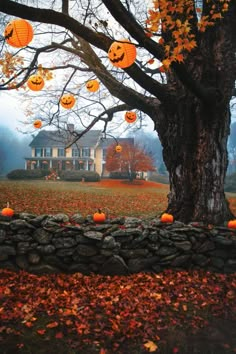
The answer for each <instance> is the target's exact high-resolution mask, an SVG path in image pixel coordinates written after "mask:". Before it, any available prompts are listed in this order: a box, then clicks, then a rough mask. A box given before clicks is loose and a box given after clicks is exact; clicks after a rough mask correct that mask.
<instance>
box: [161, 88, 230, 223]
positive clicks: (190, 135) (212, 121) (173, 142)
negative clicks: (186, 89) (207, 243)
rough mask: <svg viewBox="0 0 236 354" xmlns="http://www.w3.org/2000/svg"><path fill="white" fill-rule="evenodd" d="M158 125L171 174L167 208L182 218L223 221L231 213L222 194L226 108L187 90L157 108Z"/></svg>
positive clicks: (225, 148)
mask: <svg viewBox="0 0 236 354" xmlns="http://www.w3.org/2000/svg"><path fill="white" fill-rule="evenodd" d="M162 111H163V117H164V118H163V119H160V120H159V124H158V127H157V130H158V134H159V137H160V139H161V142H162V145H163V159H164V161H165V164H166V167H167V169H168V171H169V175H170V193H169V195H168V201H169V203H168V208H167V211H168V212H170V213H172V214H173V215H174V217H175V219H176V220H180V221H183V222H190V221H203V222H206V223H212V224H222V223H223V222H224V221H226V220H228V219H229V218H231V217H232V213H231V212H230V209H229V205H228V202H227V200H226V198H225V194H224V180H225V174H226V169H227V163H228V160H227V137H228V134H229V124H230V112H229V110H228V108H227V105H226V104H225V105H220V106H217V105H215V106H214V105H211V106H207V105H203V104H201V102H200V101H199V100H197V99H196V98H194V97H193V96H192V95H190V94H186V95H185V96H182V98H181V100H179V101H178V102H177V104H176V105H175V109H174V110H171V111H170V110H169V109H168V110H167V109H165V107H162Z"/></svg>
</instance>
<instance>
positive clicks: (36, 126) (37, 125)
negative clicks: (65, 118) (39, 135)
mask: <svg viewBox="0 0 236 354" xmlns="http://www.w3.org/2000/svg"><path fill="white" fill-rule="evenodd" d="M33 125H34V127H35V128H36V129H39V128H41V127H42V122H41V120H39V119H37V120H35V121H34V123H33Z"/></svg>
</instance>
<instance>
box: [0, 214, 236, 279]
mask: <svg viewBox="0 0 236 354" xmlns="http://www.w3.org/2000/svg"><path fill="white" fill-rule="evenodd" d="M0 268H8V269H12V270H21V269H23V270H26V271H28V272H31V273H36V274H43V273H55V272H67V273H73V272H81V273H83V274H90V273H98V274H107V275H115V274H117V275H121V274H130V273H137V272H142V271H152V272H161V271H162V270H163V269H166V268H172V269H178V270H180V269H185V270H188V269H200V268H203V269H205V270H210V271H216V272H222V273H233V272H235V271H236V230H232V229H228V228H226V227H207V226H204V225H201V224H196V223H195V224H188V225H185V224H183V223H180V222H174V223H173V224H162V223H161V222H160V220H159V218H155V219H150V220H141V219H138V218H133V217H126V218H116V219H111V220H109V221H107V222H106V223H104V224H95V223H94V222H93V221H92V218H91V216H88V217H86V218H84V217H82V216H81V215H80V214H75V215H73V216H72V217H71V218H70V219H69V217H68V216H67V215H65V214H57V215H54V216H52V215H40V216H36V215H32V214H27V213H21V214H19V215H15V216H14V217H13V218H7V217H3V216H1V217H0Z"/></svg>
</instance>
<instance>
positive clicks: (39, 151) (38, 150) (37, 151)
mask: <svg viewBox="0 0 236 354" xmlns="http://www.w3.org/2000/svg"><path fill="white" fill-rule="evenodd" d="M35 156H36V157H42V156H43V149H41V148H35Z"/></svg>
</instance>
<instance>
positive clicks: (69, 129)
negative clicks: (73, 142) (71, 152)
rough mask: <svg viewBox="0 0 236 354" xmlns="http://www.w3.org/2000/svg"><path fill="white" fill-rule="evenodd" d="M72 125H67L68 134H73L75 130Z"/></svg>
mask: <svg viewBox="0 0 236 354" xmlns="http://www.w3.org/2000/svg"><path fill="white" fill-rule="evenodd" d="M74 128H75V127H74V124H67V130H68V131H69V132H70V133H73V131H74V130H75V129H74Z"/></svg>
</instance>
